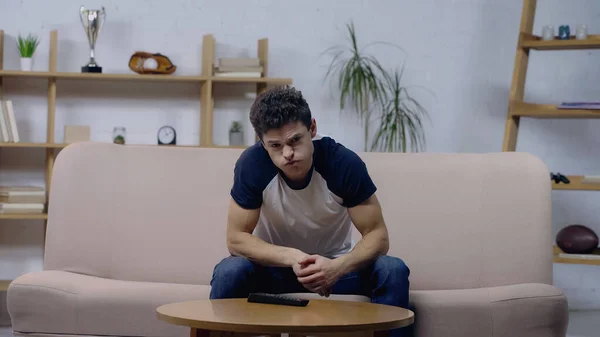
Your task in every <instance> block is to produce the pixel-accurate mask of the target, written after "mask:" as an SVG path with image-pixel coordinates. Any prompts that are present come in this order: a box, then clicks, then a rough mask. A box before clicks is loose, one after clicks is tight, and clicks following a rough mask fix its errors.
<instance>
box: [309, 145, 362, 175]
mask: <svg viewBox="0 0 600 337" xmlns="http://www.w3.org/2000/svg"><path fill="white" fill-rule="evenodd" d="M313 143H314V144H315V168H316V169H317V171H321V172H323V173H325V174H333V173H335V172H337V171H339V170H348V169H353V168H354V167H358V168H361V167H362V165H364V162H363V161H362V159H361V158H360V156H359V155H358V154H357V153H356V152H354V151H352V150H351V149H349V148H347V147H346V146H344V145H343V144H342V143H339V142H337V141H336V140H335V139H333V138H332V137H329V136H319V137H315V139H314V140H313Z"/></svg>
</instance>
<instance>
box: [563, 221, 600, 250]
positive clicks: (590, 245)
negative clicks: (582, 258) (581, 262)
mask: <svg viewBox="0 0 600 337" xmlns="http://www.w3.org/2000/svg"><path fill="white" fill-rule="evenodd" d="M556 245H557V246H558V247H559V248H560V249H562V251H563V252H565V253H567V254H589V253H592V252H593V251H594V249H596V248H597V247H598V235H596V233H595V232H594V231H593V230H591V229H590V228H588V227H586V226H584V225H569V226H567V227H565V228H563V229H561V230H560V231H559V232H558V233H557V234H556Z"/></svg>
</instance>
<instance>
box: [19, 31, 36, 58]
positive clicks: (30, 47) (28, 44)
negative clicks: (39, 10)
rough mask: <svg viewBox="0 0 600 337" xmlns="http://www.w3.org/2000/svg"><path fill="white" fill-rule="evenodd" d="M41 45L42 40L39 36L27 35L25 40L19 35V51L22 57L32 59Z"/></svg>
mask: <svg viewBox="0 0 600 337" xmlns="http://www.w3.org/2000/svg"><path fill="white" fill-rule="evenodd" d="M39 44H40V40H39V39H38V38H37V36H34V35H31V34H29V35H27V37H26V38H23V37H22V36H21V35H19V38H18V40H17V48H18V49H19V53H20V54H21V57H32V56H33V53H35V50H36V48H37V46H38V45H39Z"/></svg>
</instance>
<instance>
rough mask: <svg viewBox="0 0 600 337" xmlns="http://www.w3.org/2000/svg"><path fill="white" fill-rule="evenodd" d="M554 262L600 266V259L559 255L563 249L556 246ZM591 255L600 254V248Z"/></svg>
mask: <svg viewBox="0 0 600 337" xmlns="http://www.w3.org/2000/svg"><path fill="white" fill-rule="evenodd" d="M553 249H554V262H555V263H566V264H587V265H593V266H600V259H586V258H578V257H565V256H559V254H562V253H563V251H562V250H561V249H560V248H558V247H557V246H554V248H553ZM590 255H600V248H596V250H595V251H594V252H593V253H592V254H590Z"/></svg>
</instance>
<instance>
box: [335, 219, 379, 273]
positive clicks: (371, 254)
mask: <svg viewBox="0 0 600 337" xmlns="http://www.w3.org/2000/svg"><path fill="white" fill-rule="evenodd" d="M388 249H389V240H388V235H387V230H386V229H385V227H383V228H377V229H375V230H373V231H371V232H369V233H367V234H366V235H364V236H363V237H362V239H361V240H360V241H358V242H357V243H356V246H355V247H354V249H353V250H352V251H351V252H350V253H348V254H346V255H344V256H342V257H339V258H338V260H339V261H338V262H339V263H340V266H341V269H342V272H343V273H344V274H347V273H350V272H353V271H356V270H359V269H361V268H363V267H364V266H366V265H368V264H369V263H371V262H373V261H374V260H375V259H376V258H378V257H379V256H381V255H385V254H387V252H388Z"/></svg>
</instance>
